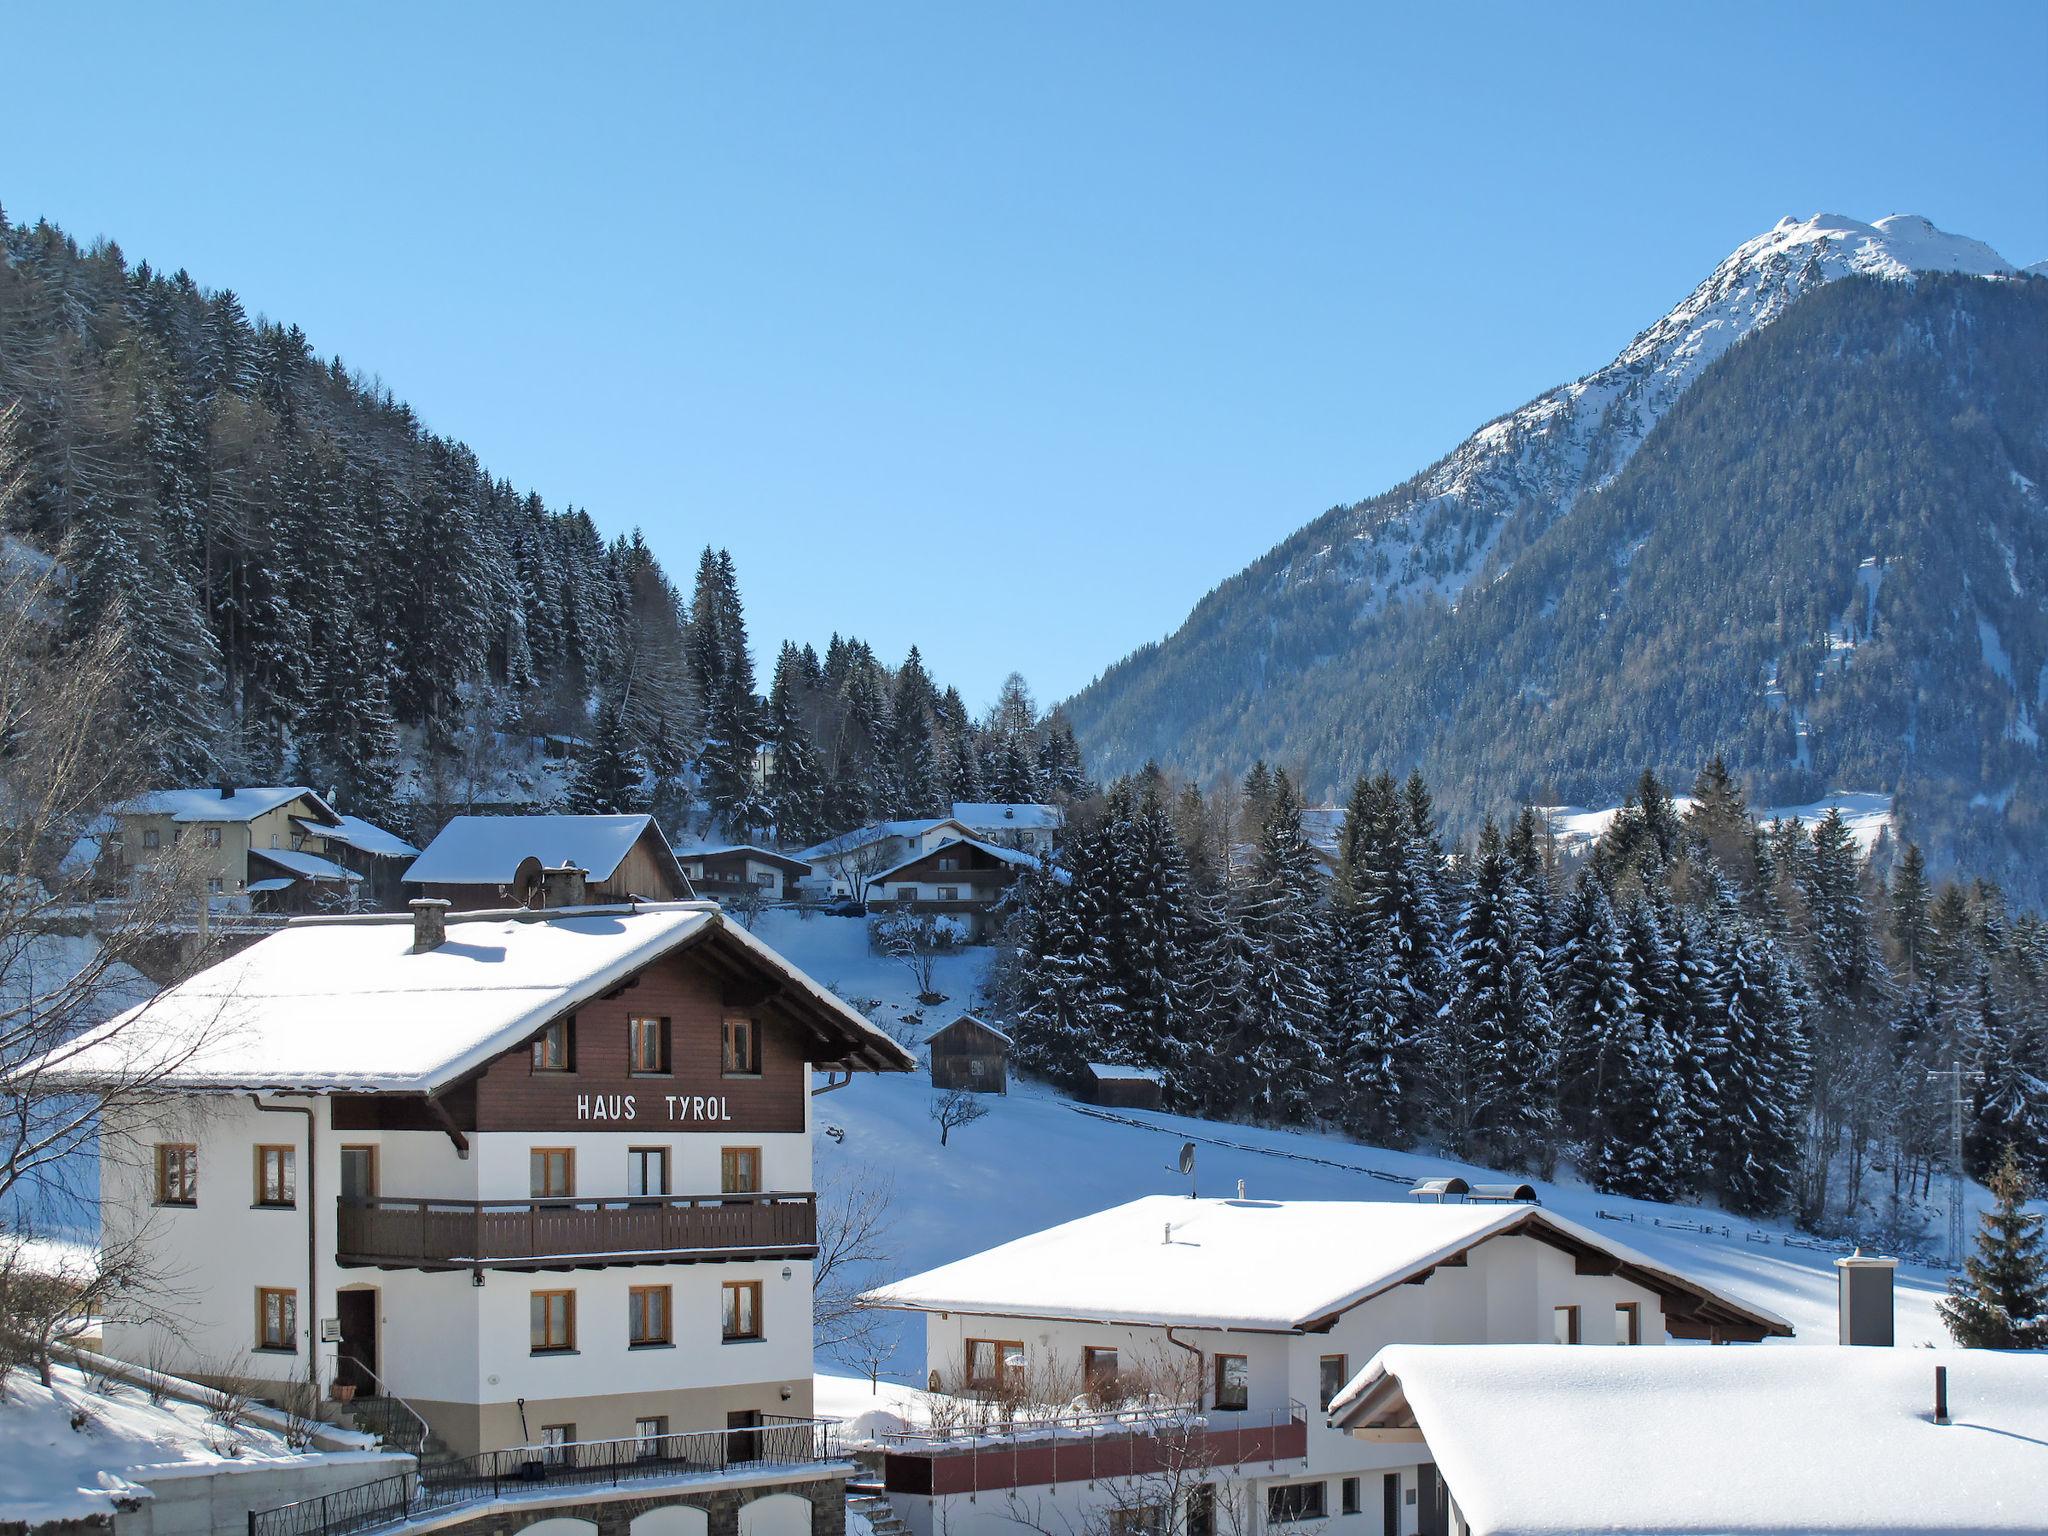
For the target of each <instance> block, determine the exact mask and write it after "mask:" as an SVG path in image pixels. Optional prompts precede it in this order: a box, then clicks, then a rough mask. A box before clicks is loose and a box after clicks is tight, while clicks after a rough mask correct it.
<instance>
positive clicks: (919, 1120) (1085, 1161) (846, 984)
mask: <svg viewBox="0 0 2048 1536" xmlns="http://www.w3.org/2000/svg"><path fill="white" fill-rule="evenodd" d="M861 926H862V925H861V923H860V921H859V920H858V919H852V918H825V917H816V918H812V919H811V920H809V921H808V922H804V921H800V920H799V919H798V918H797V917H796V915H795V914H793V913H786V912H775V913H770V914H767V916H766V917H765V918H764V919H763V921H762V923H761V925H760V926H759V927H758V928H757V930H756V931H757V932H759V933H760V935H761V936H762V937H763V938H764V939H766V940H767V941H768V942H769V943H771V944H773V945H775V946H776V947H777V948H778V949H780V950H782V952H783V953H785V954H786V955H788V956H789V957H790V958H791V959H792V960H794V961H795V962H796V963H797V964H798V965H800V966H802V967H803V968H804V969H805V970H807V971H809V972H810V974H811V975H813V976H814V977H815V978H817V979H818V980H819V981H820V982H823V983H826V984H828V985H832V986H835V987H836V988H837V989H838V990H839V991H840V992H841V993H842V994H844V995H845V996H848V997H851V998H857V999H860V1000H862V1001H863V1002H864V1004H866V1005H867V1006H869V1007H870V1008H871V1011H872V1013H873V1017H874V1018H875V1019H876V1021H877V1022H878V1023H882V1024H885V1025H888V1026H890V1027H899V1026H900V1025H901V1020H902V1019H903V1017H904V1016H905V1015H906V1014H911V1013H918V1012H920V1010H918V1009H917V1008H916V1005H915V1003H914V1002H913V1000H912V997H911V990H910V979H909V973H908V972H907V971H906V970H904V969H903V968H902V967H901V966H899V965H897V964H895V963H894V962H891V961H889V960H887V959H884V958H882V957H878V956H871V955H869V954H868V953H867V950H866V944H865V941H864V938H863V935H862V932H861ZM988 960H989V952H988V951H987V950H972V951H968V952H966V953H965V954H963V955H960V956H955V957H951V958H949V959H948V960H945V961H943V962H942V963H941V972H940V978H939V986H940V989H941V990H942V991H945V992H947V993H948V994H949V997H948V1001H947V1002H946V1003H945V1004H944V1005H942V1006H940V1007H936V1008H930V1009H925V1010H921V1012H922V1014H923V1015H924V1017H923V1019H922V1021H921V1023H919V1024H917V1025H913V1026H908V1028H907V1033H906V1036H905V1037H906V1038H913V1037H921V1035H922V1033H923V1032H925V1031H927V1030H929V1029H930V1028H931V1027H935V1026H936V1025H938V1024H941V1023H944V1022H947V1021H949V1020H951V1019H952V1018H953V1017H954V1016H955V1015H956V1014H958V1013H959V1012H961V1011H964V1010H966V1009H969V1008H971V1007H972V1006H973V1004H974V1001H975V989H976V988H977V987H978V986H979V985H980V984H981V982H982V981H983V979H984V978H985V975H986V968H987V963H988ZM930 1104H931V1088H930V1084H929V1082H928V1081H927V1080H926V1079H925V1078H924V1076H923V1075H922V1074H918V1075H916V1076H910V1077H859V1078H856V1079H855V1080H854V1082H853V1083H852V1084H851V1085H850V1086H849V1087H847V1088H845V1089H842V1090H840V1091H838V1092H835V1093H833V1094H830V1095H828V1096H826V1097H823V1098H820V1099H818V1100H816V1101H815V1108H816V1113H817V1124H818V1127H819V1130H820V1131H821V1132H824V1131H825V1129H826V1128H827V1127H836V1128H837V1129H838V1130H839V1131H841V1132H843V1133H844V1135H843V1139H842V1138H840V1137H835V1136H833V1135H830V1134H821V1135H820V1136H819V1137H818V1139H817V1151H816V1157H817V1177H818V1180H819V1183H820V1185H821V1187H831V1186H832V1185H833V1184H834V1183H835V1182H837V1181H843V1180H850V1179H869V1178H873V1177H875V1176H877V1175H879V1176H881V1177H883V1178H886V1179H888V1180H889V1181H890V1182H891V1183H892V1184H893V1188H894V1204H893V1208H892V1212H891V1230H890V1233H889V1238H888V1247H889V1249H890V1251H891V1252H892V1254H893V1255H894V1259H895V1262H894V1264H893V1265H892V1266H890V1268H891V1270H892V1271H893V1273H894V1274H897V1275H901V1274H909V1273H913V1272H915V1271H918V1270H922V1269H926V1268H929V1267H932V1266H934V1265H937V1264H941V1263H945V1262H948V1261H950V1260H953V1259H957V1258H960V1257H963V1256H964V1255H966V1254H968V1253H972V1252H975V1251H978V1250H980V1249H982V1248H986V1247H990V1246H992V1245H994V1244H996V1243H1001V1242H1007V1241H1009V1240H1010V1239H1012V1238H1015V1237H1020V1236H1022V1235H1024V1234H1025V1233H1028V1232H1032V1231H1036V1230H1038V1229H1040V1228H1042V1227H1047V1226H1051V1225H1053V1224H1055V1223H1057V1222H1062V1221H1068V1220H1072V1219H1073V1218H1075V1217H1077V1216H1082V1215H1086V1214H1087V1213H1089V1212H1091V1211H1097V1210H1101V1209H1103V1208H1105V1207H1107V1206H1111V1205H1116V1204H1120V1203H1121V1202H1123V1201H1126V1200H1130V1199H1133V1198H1135V1197H1137V1196H1139V1195H1146V1194H1175V1193H1184V1192H1186V1190H1187V1188H1188V1185H1187V1181H1186V1180H1185V1179H1183V1178H1181V1177H1180V1175H1179V1174H1178V1173H1177V1172H1175V1171H1174V1164H1175V1160H1176V1156H1177V1154H1178V1152H1179V1149H1180V1146H1181V1143H1182V1142H1183V1141H1193V1142H1195V1143H1196V1147H1197V1152H1196V1158H1197V1175H1196V1181H1197V1187H1198V1188H1199V1189H1200V1190H1201V1191H1202V1192H1203V1193H1207V1194H1217V1193H1225V1192H1231V1191H1234V1190H1235V1189H1236V1186H1237V1181H1238V1180H1240V1179H1242V1180H1244V1181H1245V1186H1246V1188H1247V1190H1248V1191H1249V1192H1250V1193H1252V1194H1254V1195H1258V1196H1263V1197H1269V1198H1277V1199H1325V1200H1335V1199H1346V1200H1391V1201H1404V1200H1406V1199H1407V1198H1408V1194H1407V1191H1408V1188H1409V1186H1410V1185H1411V1184H1412V1183H1413V1182H1414V1181H1415V1180H1416V1179H1419V1178H1425V1177H1430V1176H1433V1175H1438V1174H1447V1173H1460V1174H1464V1175H1466V1176H1467V1177H1468V1178H1469V1177H1476V1176H1478V1174H1479V1173H1480V1172H1481V1171H1482V1170H1478V1169H1475V1168H1473V1167H1472V1166H1470V1165H1468V1164H1462V1163H1456V1162H1452V1161H1449V1160H1447V1159H1444V1158H1438V1157H1430V1156H1427V1155H1423V1154H1419V1153H1403V1152H1389V1151H1384V1150H1381V1149H1377V1148H1372V1147H1366V1146H1361V1145H1359V1144H1358V1143H1355V1142H1350V1141H1345V1140H1342V1139H1340V1138H1338V1137H1334V1136H1319V1135H1311V1134H1307V1133H1300V1132H1285V1131H1265V1130H1257V1129H1252V1128H1249V1127H1245V1126H1238V1125H1226V1124H1219V1123H1215V1122H1210V1121H1202V1120H1194V1119H1188V1118H1184V1117H1180V1116H1173V1115H1149V1114H1138V1113H1132V1114H1122V1113H1121V1112H1120V1114H1119V1116H1118V1117H1117V1118H1108V1117H1105V1116H1104V1115H1103V1114H1102V1113H1100V1112H1097V1111H1093V1110H1091V1109H1089V1108H1088V1107H1086V1106H1081V1105H1076V1104H1075V1103H1074V1102H1073V1101H1071V1100H1069V1099H1067V1098H1064V1097H1062V1096H1061V1095H1059V1094H1057V1093H1054V1092H1052V1091H1051V1090H1049V1089H1047V1088H1045V1087H1043V1086H1040V1085H1037V1084H1032V1083H1018V1082H1014V1081H1013V1083H1012V1085H1011V1091H1010V1093H1009V1094H1008V1096H1006V1097H1004V1098H999V1099H990V1100H988V1104H989V1113H988V1115H987V1116H986V1117H985V1118H984V1119H982V1120H979V1121H976V1122H975V1123H973V1124H971V1125H967V1126H964V1127H961V1128H959V1129H957V1130H955V1131H954V1132H953V1133H952V1137H951V1142H950V1144H949V1145H948V1146H947V1147H945V1148H944V1149H943V1150H942V1149H941V1148H940V1146H939V1138H938V1130H937V1127H936V1126H934V1125H933V1124H932V1123H931V1121H930V1119H929V1118H928V1116H929V1109H930ZM1539 1189H1540V1191H1541V1194H1542V1198H1543V1201H1544V1203H1545V1204H1546V1205H1547V1206H1549V1207H1551V1208H1553V1209H1555V1210H1557V1211H1559V1212H1560V1213H1562V1214H1564V1215H1566V1216H1569V1217H1571V1218H1572V1219H1574V1220H1577V1221H1581V1222H1584V1223H1586V1224H1588V1225H1591V1226H1594V1227H1596V1228H1598V1229H1600V1230H1604V1231H1609V1232H1612V1233H1613V1234H1614V1236H1615V1237H1616V1238H1617V1239H1618V1240H1619V1241H1622V1242H1624V1243H1626V1244H1628V1245H1629V1246H1631V1247H1633V1248H1636V1249H1639V1250H1641V1251H1642V1252H1643V1253H1645V1254H1647V1255H1649V1256H1650V1257H1652V1258H1654V1259H1657V1260H1659V1261H1660V1262H1664V1263H1669V1264H1672V1265H1674V1266H1677V1267H1680V1268H1683V1269H1685V1270H1687V1271H1688V1272H1691V1273H1693V1274H1696V1275H1698V1276H1699V1277H1700V1278H1701V1279H1703V1280H1705V1281H1707V1282H1709V1283H1711V1284H1715V1285H1721V1286H1725V1287H1728V1288H1729V1289H1731V1290H1734V1291H1737V1292H1740V1293H1741V1294H1743V1295H1745V1296H1747V1297H1749V1298H1751V1299H1753V1300H1755V1301H1756V1302H1758V1303H1760V1304H1761V1305H1763V1306H1765V1307H1767V1308H1769V1309H1770V1310H1772V1311H1774V1312H1777V1313H1779V1314H1781V1315H1783V1316H1784V1317H1786V1318H1789V1319H1790V1320H1791V1322H1792V1324H1793V1326H1794V1328H1795V1329H1796V1330H1797V1339H1796V1342H1800V1343H1808V1344H1825V1343H1829V1342H1832V1341H1833V1339H1834V1336H1835V1335H1834V1330H1835V1276H1834V1270H1833V1267H1832V1264H1833V1260H1834V1258H1835V1257H1836V1256H1837V1250H1835V1249H1833V1248H1825V1249H1821V1248H1805V1247H1793V1246H1788V1244H1787V1243H1786V1239H1787V1238H1788V1237H1790V1238H1795V1239H1796V1240H1798V1241H1801V1242H1803V1241H1805V1239H1801V1238H1797V1234H1794V1233H1793V1232H1792V1231H1791V1230H1790V1228H1788V1227H1785V1226H1782V1225H1778V1224H1768V1225H1759V1224H1754V1223H1748V1222H1743V1221H1739V1220H1736V1219H1733V1218H1730V1217H1727V1216H1725V1215H1723V1214H1722V1213H1720V1212H1718V1211H1711V1210H1700V1209H1695V1208H1691V1207H1685V1206H1666V1205H1657V1204H1653V1203H1650V1202H1647V1201H1635V1200H1618V1199H1615V1198H1612V1197H1610V1196H1606V1195H1599V1194H1595V1193H1594V1192H1593V1191H1592V1190H1590V1189H1588V1188H1587V1187H1586V1186H1584V1185H1583V1184H1578V1183H1575V1182H1568V1181H1560V1182H1558V1183H1555V1184H1545V1185H1540V1186H1539ZM1602 1213H1606V1214H1604V1215H1603V1214H1602ZM1610 1218H1620V1219H1619V1220H1612V1219H1610ZM1660 1223H1662V1224H1661V1225H1660ZM1674 1223H1677V1224H1678V1225H1674ZM1700 1227H1707V1228H1710V1229H1711V1230H1709V1231H1700V1230H1697V1229H1698V1228H1700ZM874 1278H875V1279H876V1280H880V1279H883V1278H889V1276H884V1275H877V1276H875V1277H874ZM1899 1283H1900V1301H1899V1338H1900V1342H1901V1343H1903V1344H1919V1343H1934V1342H1938V1341H1941V1340H1943V1339H1944V1337H1945V1336H1944V1335H1943V1333H1942V1330H1941V1327H1940V1323H1939V1320H1938V1319H1937V1317H1936V1315H1935V1312H1934V1301H1935V1298H1936V1297H1937V1296H1938V1295H1939V1294H1940V1291H1941V1288H1942V1285H1943V1280H1942V1278H1941V1276H1939V1275H1938V1274H1937V1273H1936V1272H1935V1271H1933V1270H1930V1269H1926V1268H1916V1267H1914V1266H1910V1265H1902V1266H1901V1267H1900V1270H1899ZM914 1334H915V1327H914V1325H912V1324H909V1323H906V1324H905V1325H904V1327H903V1329H902V1330H901V1333H900V1335H899V1344H898V1348H897V1350H896V1353H895V1355H894V1358H893V1360H892V1361H891V1363H890V1365H889V1366H888V1367H887V1368H886V1369H887V1370H888V1371H889V1372H890V1373H891V1374H895V1375H897V1376H898V1377H899V1378H902V1379H909V1378H910V1377H912V1376H914V1374H915V1373H916V1371H917V1370H918V1368H919V1365H920V1360H921V1357H920V1354H919V1349H920V1345H919V1343H918V1340H917V1338H916V1337H914V1336H913V1335H914ZM848 1363H850V1362H841V1364H842V1365H845V1364H848ZM820 1364H821V1367H826V1368H829V1367H830V1364H831V1363H830V1362H825V1361H821V1362H820Z"/></svg>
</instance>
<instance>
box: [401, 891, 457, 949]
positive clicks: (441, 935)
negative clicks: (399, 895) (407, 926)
mask: <svg viewBox="0 0 2048 1536" xmlns="http://www.w3.org/2000/svg"><path fill="white" fill-rule="evenodd" d="M406 905H407V906H409V907H411V908H412V952H413V953H414V954H416V955H419V954H425V953H426V952H427V951H428V950H430V949H439V948H440V947H441V945H442V944H443V943H445V942H446V941H447V938H448V903H447V902H446V901H444V900H442V899H441V898H440V897H439V896H415V897H414V898H413V899H412V900H411V901H409V902H407V903H406Z"/></svg>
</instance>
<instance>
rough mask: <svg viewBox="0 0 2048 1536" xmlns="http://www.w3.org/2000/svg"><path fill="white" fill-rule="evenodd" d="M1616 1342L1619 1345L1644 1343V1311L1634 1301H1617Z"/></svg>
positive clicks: (1615, 1313) (1615, 1318)
mask: <svg viewBox="0 0 2048 1536" xmlns="http://www.w3.org/2000/svg"><path fill="white" fill-rule="evenodd" d="M1614 1342H1615V1343H1617V1344H1640V1343H1642V1342H1643V1309H1642V1308H1641V1307H1639V1306H1638V1305H1636V1303H1634V1302H1632V1301H1617V1302H1616V1303H1615V1304H1614Z"/></svg>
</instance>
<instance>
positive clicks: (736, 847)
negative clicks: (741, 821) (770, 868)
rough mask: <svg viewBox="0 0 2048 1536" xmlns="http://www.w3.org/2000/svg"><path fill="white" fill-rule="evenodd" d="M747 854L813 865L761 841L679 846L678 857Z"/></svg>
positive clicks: (798, 865) (799, 866)
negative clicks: (764, 845) (763, 845)
mask: <svg viewBox="0 0 2048 1536" xmlns="http://www.w3.org/2000/svg"><path fill="white" fill-rule="evenodd" d="M735 853H737V854H745V855H746V856H747V857H748V858H750V859H766V860H767V861H768V862H769V863H771V864H787V865H789V866H791V867H792V868H796V869H809V868H810V867H811V866H810V865H809V864H808V863H806V862H805V861H804V860H802V859H800V858H798V857H797V856H796V855H795V854H793V853H777V852H776V851H775V850H774V849H773V848H763V847H762V846H761V845H760V844H759V843H720V844H719V845H718V846H717V847H715V848H678V849H677V850H676V857H677V858H678V859H717V858H723V857H725V856H727V855H729V854H735Z"/></svg>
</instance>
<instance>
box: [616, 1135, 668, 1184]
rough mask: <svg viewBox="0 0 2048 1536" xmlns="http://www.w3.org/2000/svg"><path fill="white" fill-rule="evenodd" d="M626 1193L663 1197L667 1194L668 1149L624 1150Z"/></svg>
mask: <svg viewBox="0 0 2048 1536" xmlns="http://www.w3.org/2000/svg"><path fill="white" fill-rule="evenodd" d="M626 1193H627V1194H629V1195H665V1194H667V1193H668V1148H667V1147H628V1148H626Z"/></svg>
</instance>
